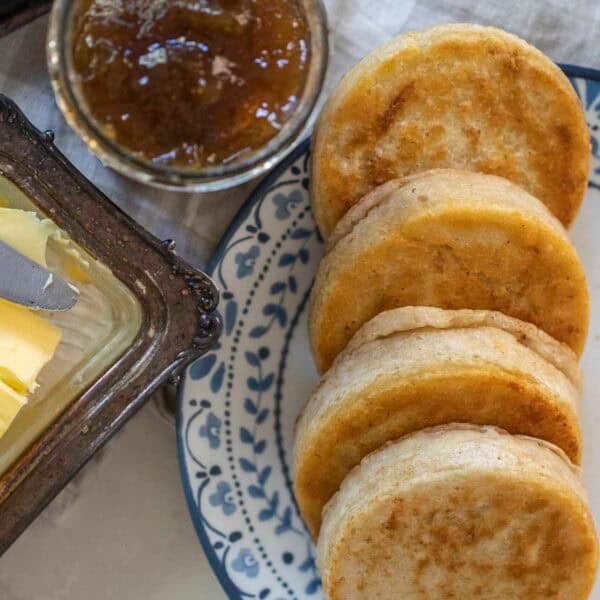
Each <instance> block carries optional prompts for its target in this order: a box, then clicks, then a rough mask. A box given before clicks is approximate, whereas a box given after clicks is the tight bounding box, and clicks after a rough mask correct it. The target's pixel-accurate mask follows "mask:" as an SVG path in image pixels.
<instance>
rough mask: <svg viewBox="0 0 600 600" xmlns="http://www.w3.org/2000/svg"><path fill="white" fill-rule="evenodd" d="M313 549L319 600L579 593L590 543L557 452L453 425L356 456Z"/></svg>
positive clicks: (590, 576) (590, 526)
mask: <svg viewBox="0 0 600 600" xmlns="http://www.w3.org/2000/svg"><path fill="white" fill-rule="evenodd" d="M317 555H318V562H319V567H320V570H321V575H322V578H323V589H324V592H325V596H326V597H327V598H328V600H363V599H364V600H372V599H374V598H386V600H396V599H397V600H405V599H407V598H410V599H411V600H432V599H434V598H435V599H445V598H461V599H463V598H464V599H467V598H468V599H469V600H478V599H481V600H484V599H485V600H507V599H509V598H510V599H514V600H516V599H523V600H524V599H527V600H538V599H539V600H541V599H542V598H544V599H546V598H553V599H554V600H585V599H586V598H588V595H589V594H590V592H591V589H592V585H593V582H594V576H595V573H596V568H597V560H598V543H597V539H596V533H595V528H594V523H593V521H592V516H591V514H590V510H589V508H588V506H587V501H586V497H585V493H584V490H583V489H582V487H581V483H580V479H579V476H578V473H577V471H576V470H575V469H574V468H573V467H572V465H570V464H569V463H568V462H567V460H566V458H565V457H564V456H563V455H561V452H560V450H558V449H557V448H554V447H552V446H551V445H548V444H544V443H543V442H540V441H539V440H534V439H531V438H525V437H521V436H512V435H509V434H507V433H505V432H502V431H501V430H498V429H494V428H472V427H468V426H461V425H454V426H448V427H441V428H435V429H431V430H427V431H422V432H419V433H416V434H414V435H411V436H408V437H406V438H404V439H402V440H400V441H398V442H396V443H394V444H391V445H389V446H387V447H386V448H384V449H382V450H380V451H379V452H376V453H374V454H372V455H371V456H369V457H368V458H367V459H365V460H364V461H363V463H362V464H361V465H360V467H359V468H357V469H356V470H355V471H353V472H352V474H351V475H350V476H349V477H348V478H347V479H346V480H345V481H344V483H343V485H342V488H341V490H340V492H339V493H338V494H337V495H336V496H335V498H334V499H333V500H332V502H331V503H330V504H329V505H328V507H327V509H326V512H325V517H324V521H323V528H322V530H321V536H320V538H319V544H318V549H317Z"/></svg>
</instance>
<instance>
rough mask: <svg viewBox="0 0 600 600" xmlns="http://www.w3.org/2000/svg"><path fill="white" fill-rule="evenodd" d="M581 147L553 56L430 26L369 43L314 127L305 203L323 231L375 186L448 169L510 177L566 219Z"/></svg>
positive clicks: (585, 166)
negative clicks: (370, 46)
mask: <svg viewBox="0 0 600 600" xmlns="http://www.w3.org/2000/svg"><path fill="white" fill-rule="evenodd" d="M589 155H590V142H589V134H588V130H587V125H586V122H585V118H584V115H583V111H582V109H581V106H580V104H579V101H578V98H577V95H576V94H575V91H574V90H573V88H572V86H571V84H570V82H569V81H568V79H567V78H566V76H565V75H564V74H563V73H562V71H561V70H560V69H559V68H558V67H557V66H556V65H554V64H553V63H552V62H551V61H550V59H548V58H547V57H546V56H544V55H543V54H542V53H541V52H539V51H538V50H537V49H535V48H534V47H532V46H530V45H528V44H527V43H525V42H524V41H522V40H520V39H519V38H517V37H515V36H513V35H510V34H508V33H506V32H504V31H501V30H498V29H494V28H489V27H480V26H476V25H444V26H440V27H434V28H433V29H430V30H427V31H423V32H417V33H411V34H406V35H403V36H400V37H399V38H397V39H395V40H393V41H392V42H390V43H389V44H387V45H385V46H383V47H381V48H379V49H378V50H375V51H374V52H373V53H372V54H370V55H369V56H367V57H366V58H365V59H364V60H363V61H361V62H360V63H359V64H358V65H357V66H356V67H354V68H353V69H352V70H351V71H350V72H349V73H348V74H347V75H346V77H345V78H344V79H343V80H342V82H341V83H340V85H339V86H338V88H337V90H336V91H334V93H333V94H332V96H331V98H330V99H329V102H328V103H327V105H326V107H325V108H324V110H323V112H322V114H321V117H320V120H319V124H318V127H317V129H316V138H315V144H314V154H313V163H312V167H313V171H312V191H311V192H312V194H311V196H312V205H313V211H314V214H315V217H316V220H317V222H318V224H319V227H320V229H321V232H322V233H323V235H324V236H325V237H328V236H329V234H330V233H331V231H332V230H333V228H334V227H335V224H336V223H337V222H338V221H339V219H340V218H341V217H342V215H343V214H344V213H345V212H346V211H347V210H348V209H349V208H350V207H351V206H352V205H353V204H354V203H355V202H356V201H357V200H359V199H360V198H361V197H362V196H363V195H364V194H365V193H367V192H369V191H370V190H372V189H373V188H374V187H376V186H378V185H380V184H382V183H384V182H386V181H389V180H390V179H393V178H397V177H402V176H405V175H409V174H412V173H417V172H420V171H423V170H426V169H432V168H443V167H453V168H463V169H468V170H473V171H480V172H483V173H492V174H495V175H501V176H503V177H506V178H508V179H510V180H511V181H513V182H515V183H517V184H519V185H520V186H522V187H523V188H525V189H526V190H527V191H528V192H530V193H531V194H533V195H534V196H536V197H537V198H539V199H540V200H541V201H542V202H543V203H544V204H546V206H548V208H550V210H551V211H552V213H554V215H555V216H557V217H558V218H559V219H560V220H561V221H562V223H563V224H564V225H567V226H568V225H569V224H570V223H571V221H572V220H573V218H574V217H575V215H576V213H577V210H578V208H579V205H580V203H581V201H582V199H583V196H584V193H585V190H586V185H587V176H588V170H589Z"/></svg>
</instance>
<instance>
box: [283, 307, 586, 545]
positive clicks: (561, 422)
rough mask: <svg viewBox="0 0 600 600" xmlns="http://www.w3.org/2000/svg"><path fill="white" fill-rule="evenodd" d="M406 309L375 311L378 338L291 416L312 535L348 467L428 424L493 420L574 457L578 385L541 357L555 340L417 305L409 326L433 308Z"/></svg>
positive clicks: (351, 354)
mask: <svg viewBox="0 0 600 600" xmlns="http://www.w3.org/2000/svg"><path fill="white" fill-rule="evenodd" d="M404 310H405V311H407V312H408V314H407V318H406V319H405V321H406V326H405V328H404V329H402V330H395V331H391V330H390V329H389V328H387V327H386V324H385V323H382V322H381V319H374V320H373V323H374V324H375V325H377V328H378V330H379V332H380V333H381V334H382V335H383V336H384V337H379V335H377V333H376V332H375V331H374V328H371V334H373V335H372V337H371V339H367V340H365V341H364V342H363V343H362V344H360V345H358V346H353V347H350V346H349V347H348V349H347V350H346V351H344V352H343V353H342V354H340V355H339V356H338V358H337V360H336V361H335V362H334V364H333V366H332V367H331V369H329V371H328V372H327V373H326V375H325V376H324V377H323V379H322V381H321V383H320V385H319V387H318V388H317V390H316V391H315V393H314V394H313V396H312V397H311V398H310V400H309V402H308V404H307V406H306V408H305V410H304V411H303V413H302V415H301V416H300V418H299V420H298V425H297V435H296V444H295V449H294V487H295V492H296V499H297V501H298V505H299V507H300V511H301V513H302V516H303V518H304V520H305V522H306V523H307V525H308V527H309V529H310V531H311V532H312V534H313V535H314V536H315V537H316V535H317V533H318V531H319V526H320V522H321V513H322V510H323V507H324V506H325V504H326V503H327V502H328V501H329V499H330V498H331V497H332V496H333V494H334V493H335V492H336V491H337V490H338V488H339V486H340V484H341V483H342V481H343V480H344V478H345V477H346V476H347V475H348V473H349V472H350V471H351V469H353V468H354V467H355V466H356V465H358V464H359V463H360V461H361V460H362V459H363V458H364V457H365V456H366V455H367V454H369V453H370V452H373V451H375V450H377V449H379V448H381V447H382V446H383V445H385V444H386V443H388V442H390V441H393V440H396V439H398V438H399V437H401V436H403V435H406V434H408V433H412V432H414V431H418V430H420V429H424V428H427V427H431V426H433V425H442V424H447V423H454V422H461V423H472V424H479V425H486V424H489V425H498V426H500V427H502V428H504V429H506V430H508V431H510V432H511V433H519V434H526V435H531V436H534V437H536V438H539V439H543V440H547V441H549V442H552V443H554V444H555V445H557V446H558V447H560V448H562V449H563V450H564V452H565V453H566V454H567V455H568V456H569V457H570V458H571V460H573V461H574V462H577V463H578V462H579V461H580V459H581V431H580V426H579V420H578V415H577V402H578V398H579V390H578V387H577V385H576V384H574V382H573V381H572V380H571V379H570V378H569V377H568V376H567V375H566V374H565V373H564V372H563V371H561V370H560V369H559V368H558V367H557V366H556V365H555V364H553V363H551V362H550V361H549V360H547V359H546V358H545V356H547V352H546V350H550V349H552V348H554V349H556V348H555V346H554V344H555V343H554V344H553V343H547V342H543V344H544V345H543V346H537V347H535V346H532V345H529V344H528V342H527V341H526V340H523V339H522V337H521V335H520V333H519V331H518V329H517V328H514V329H512V330H505V329H501V328H499V327H496V326H494V325H492V324H487V325H483V326H468V324H467V321H466V320H465V319H462V324H458V325H451V324H450V322H448V325H447V327H445V328H442V329H439V328H436V325H437V326H438V327H439V325H440V322H439V320H438V322H437V323H436V321H435V319H434V317H435V315H430V316H427V315H425V318H422V317H423V316H424V315H423V314H421V315H418V314H414V315H413V317H414V318H413V319H412V320H413V322H414V325H415V326H414V328H413V329H410V328H409V325H408V320H410V313H411V312H412V313H419V312H420V313H423V312H424V311H427V310H432V309H421V308H411V309H404ZM391 312H393V311H391ZM440 312H442V313H443V312H447V313H449V314H452V313H454V312H455V311H440ZM386 314H387V313H383V315H386ZM383 315H380V316H383ZM375 321H379V322H378V323H375ZM359 336H360V333H359V334H357V336H355V337H359ZM353 342H354V340H353Z"/></svg>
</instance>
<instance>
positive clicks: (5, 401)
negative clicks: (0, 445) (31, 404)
mask: <svg viewBox="0 0 600 600" xmlns="http://www.w3.org/2000/svg"><path fill="white" fill-rule="evenodd" d="M26 402H27V400H26V399H25V396H21V395H20V394H17V392H15V390H13V389H12V388H11V387H10V386H8V385H6V384H5V383H3V382H2V381H0V437H2V436H3V435H4V434H5V433H6V430H7V429H8V428H9V427H10V424H11V423H12V422H13V421H14V418H15V417H16V416H17V414H18V412H19V411H20V410H21V408H23V406H24V405H25V403H26Z"/></svg>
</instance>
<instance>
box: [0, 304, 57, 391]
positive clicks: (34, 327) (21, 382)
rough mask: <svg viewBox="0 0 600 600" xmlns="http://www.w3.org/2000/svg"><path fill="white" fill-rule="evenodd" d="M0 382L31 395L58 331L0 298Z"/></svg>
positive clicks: (52, 351) (54, 345)
mask: <svg viewBox="0 0 600 600" xmlns="http://www.w3.org/2000/svg"><path fill="white" fill-rule="evenodd" d="M0 323H1V325H0V380H3V381H4V383H6V384H8V385H10V386H11V387H12V388H13V389H15V390H17V391H18V392H21V393H25V392H27V391H29V392H34V391H35V389H36V387H37V384H36V380H37V377H38V375H39V373H40V371H41V370H42V367H43V366H44V365H45V364H46V363H47V362H49V361H50V359H51V358H52V356H54V352H55V351H56V347H57V346H58V343H59V342H60V337H61V331H60V329H58V327H55V326H54V325H52V323H50V321H48V320H46V319H44V318H42V317H40V316H39V315H37V314H35V313H34V312H32V311H30V310H28V309H27V308H24V307H22V306H18V305H16V304H13V303H12V302H8V301H7V300H3V299H1V298H0Z"/></svg>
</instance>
